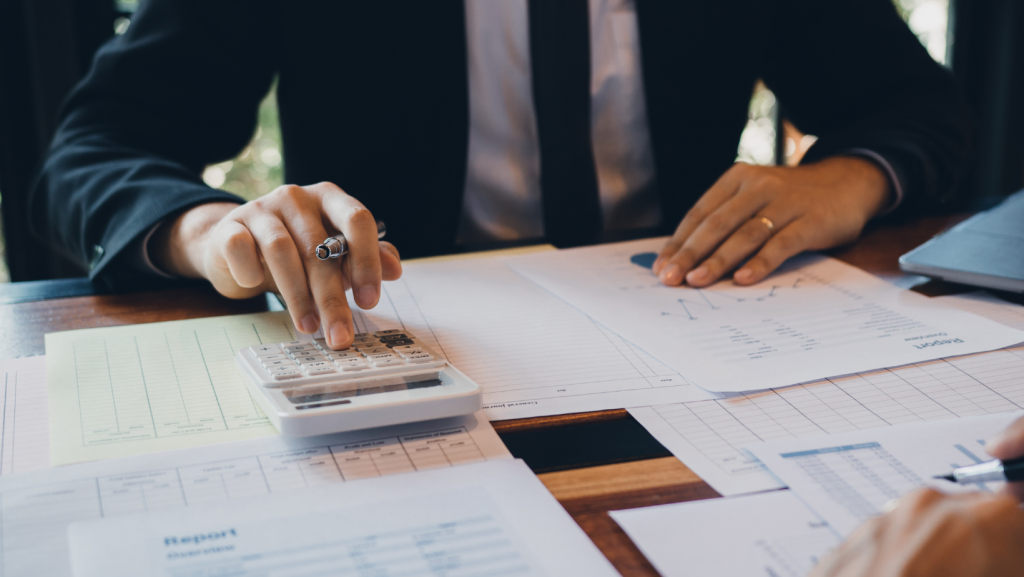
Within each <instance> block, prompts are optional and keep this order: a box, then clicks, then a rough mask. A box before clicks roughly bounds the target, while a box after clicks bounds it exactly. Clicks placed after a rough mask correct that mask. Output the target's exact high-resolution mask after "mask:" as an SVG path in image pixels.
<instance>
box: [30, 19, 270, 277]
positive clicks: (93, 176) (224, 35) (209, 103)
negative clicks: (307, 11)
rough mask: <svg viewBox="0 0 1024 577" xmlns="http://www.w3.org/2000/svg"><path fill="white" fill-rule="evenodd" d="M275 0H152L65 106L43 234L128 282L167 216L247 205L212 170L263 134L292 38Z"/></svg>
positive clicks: (33, 210) (33, 206) (42, 203)
mask: <svg viewBox="0 0 1024 577" xmlns="http://www.w3.org/2000/svg"><path fill="white" fill-rule="evenodd" d="M268 3H269V2H267V1H263V0H247V1H246V2H231V1H228V0H151V1H150V2H148V3H143V5H142V6H141V7H140V9H139V11H138V12H137V13H136V14H135V16H134V18H133V19H132V23H131V26H130V27H129V29H128V31H127V32H126V33H125V34H124V35H123V36H120V37H117V38H115V39H113V40H111V41H110V42H108V43H107V44H106V45H105V46H104V47H103V48H101V49H100V51H99V52H98V53H97V55H96V58H95V61H94V62H93V66H92V69H91V70H90V72H89V74H88V75H87V76H86V78H85V79H84V80H83V81H82V82H81V83H80V84H79V85H78V86H77V87H76V88H75V90H74V91H73V92H72V94H71V95H70V96H69V98H68V100H67V102H66V103H65V105H64V109H63V111H62V117H61V122H60V126H59V128H58V130H57V134H56V135H55V137H54V141H53V143H52V145H51V148H50V151H49V155H48V157H47V159H46V161H45V163H44V165H43V167H42V171H41V173H40V175H39V177H38V179H37V181H36V183H35V186H34V188H33V191H32V195H31V198H30V201H29V210H30V219H31V226H32V230H33V232H34V233H35V234H37V235H38V236H40V237H41V238H42V239H44V240H45V241H46V242H48V243H50V244H51V246H52V247H53V248H54V249H55V250H59V251H61V252H63V253H65V254H66V255H67V256H69V257H70V258H72V259H73V260H74V261H76V262H77V263H79V264H80V265H82V266H83V268H88V269H89V270H90V276H91V277H93V278H94V279H98V280H101V281H107V283H108V284H117V283H118V282H120V281H121V280H126V279H131V277H132V275H133V273H132V272H130V271H132V270H133V268H132V267H131V266H129V265H128V264H127V261H129V260H130V253H131V247H132V246H133V243H138V242H141V238H142V237H143V236H144V235H145V234H146V233H147V232H148V231H149V230H151V229H152V228H153V226H154V225H156V224H157V223H159V222H161V221H162V220H163V219H164V218H166V217H168V216H171V215H173V214H175V213H178V212H181V211H183V210H185V209H187V208H189V207H192V206H194V205H197V204H201V203H206V202H214V201H231V202H242V200H241V199H239V198H238V197H236V196H234V195H231V194H228V193H225V192H223V191H219V190H214V189H212V188H210V187H208V186H206V185H205V184H204V183H203V181H202V179H201V174H202V171H203V169H204V167H205V166H206V165H207V164H211V163H214V162H220V161H223V160H227V159H229V158H232V157H233V156H235V155H236V154H237V153H238V151H240V150H241V149H242V148H243V147H244V146H245V145H246V143H247V142H248V141H249V139H250V137H251V136H252V133H253V130H254V128H255V125H256V115H257V110H258V107H259V102H260V100H261V99H262V97H263V96H264V95H265V94H266V93H267V91H268V90H269V88H270V85H271V83H272V81H273V75H274V72H275V70H276V69H277V62H276V58H277V57H276V55H275V54H276V52H275V48H276V47H278V46H280V42H281V41H282V40H280V39H277V38H275V36H276V35H275V34H274V31H273V30H272V29H271V27H270V25H268V23H270V22H273V20H274V7H273V6H269V5H267V4H268ZM134 274H136V275H137V274H142V273H141V272H138V273H134Z"/></svg>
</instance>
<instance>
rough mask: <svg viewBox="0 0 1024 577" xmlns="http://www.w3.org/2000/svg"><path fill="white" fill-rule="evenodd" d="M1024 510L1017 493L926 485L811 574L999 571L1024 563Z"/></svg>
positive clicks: (981, 574)
mask: <svg viewBox="0 0 1024 577" xmlns="http://www.w3.org/2000/svg"><path fill="white" fill-rule="evenodd" d="M1022 543H1024V511H1021V509H1020V507H1019V503H1018V502H1017V500H1016V499H1014V498H1013V497H1011V496H1009V495H992V494H989V493H980V492H979V493H960V494H955V495H947V494H944V493H941V492H939V491H936V490H935V489H919V490H917V491H915V492H913V493H911V494H909V495H907V496H905V497H903V498H901V499H900V500H899V501H898V502H897V504H896V506H895V507H894V508H892V509H891V510H890V511H889V512H888V513H886V514H885V515H883V516H880V517H876V518H874V519H872V520H870V521H868V522H867V523H865V524H863V525H861V526H860V528H858V529H857V530H856V531H854V533H853V534H852V535H851V536H850V538H849V539H847V541H846V542H845V543H844V544H842V545H840V546H839V547H838V548H837V549H835V550H834V551H832V552H831V553H830V554H829V555H827V556H826V557H825V558H824V559H822V561H821V562H820V563H819V564H818V566H817V567H815V569H814V570H813V571H812V572H811V577H938V576H954V575H955V576H956V577H996V576H997V575H998V576H1001V575H1018V574H1020V573H1021V568H1022V567H1024V547H1022V546H1021V544H1022Z"/></svg>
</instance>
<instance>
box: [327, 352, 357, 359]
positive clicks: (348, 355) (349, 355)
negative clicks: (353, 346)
mask: <svg viewBox="0 0 1024 577" xmlns="http://www.w3.org/2000/svg"><path fill="white" fill-rule="evenodd" d="M327 358H329V359H331V360H332V361H340V360H342V359H362V358H363V355H361V354H359V353H357V352H345V351H336V352H333V353H328V354H327Z"/></svg>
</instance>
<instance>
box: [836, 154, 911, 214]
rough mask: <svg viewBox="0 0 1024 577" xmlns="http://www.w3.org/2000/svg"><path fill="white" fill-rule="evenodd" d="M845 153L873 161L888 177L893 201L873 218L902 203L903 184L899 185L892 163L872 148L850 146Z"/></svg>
mask: <svg viewBox="0 0 1024 577" xmlns="http://www.w3.org/2000/svg"><path fill="white" fill-rule="evenodd" d="M845 154H850V155H853V156H861V157H864V158H866V159H868V160H871V161H873V162H874V163H875V164H877V165H878V166H879V167H880V168H881V169H882V170H883V171H884V172H885V175H886V176H888V177H889V184H891V185H892V192H893V197H894V198H893V201H892V203H890V204H889V206H888V207H887V208H886V209H885V210H883V211H882V212H880V213H878V214H877V215H876V216H875V218H878V217H880V216H885V215H887V214H889V213H891V212H892V211H894V210H896V209H897V208H898V207H899V205H900V204H902V203H903V186H901V185H900V179H899V178H896V171H895V170H893V168H892V165H891V164H889V161H888V160H886V159H885V157H883V156H882V155H881V154H878V153H877V152H875V151H874V150H868V149H867V148H851V149H849V150H847V151H846V152H845Z"/></svg>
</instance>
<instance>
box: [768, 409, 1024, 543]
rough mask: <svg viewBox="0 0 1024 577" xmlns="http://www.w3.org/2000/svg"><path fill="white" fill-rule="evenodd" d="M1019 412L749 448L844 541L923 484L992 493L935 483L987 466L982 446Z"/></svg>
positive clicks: (987, 485) (989, 485)
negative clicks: (964, 469)
mask: <svg viewBox="0 0 1024 577" xmlns="http://www.w3.org/2000/svg"><path fill="white" fill-rule="evenodd" d="M1020 416H1021V413H1013V414H1005V415H985V416H981V417H971V418H967V419H957V420H953V421H944V422H937V423H918V424H914V425H904V426H902V427H890V428H887V429H875V430H871V431H853V432H849V433H842V434H839V435H830V436H823V435H819V436H815V437H807V438H803V439H780V440H777V441H771V442H768V443H760V444H754V445H750V446H749V449H750V451H751V452H753V454H754V455H756V456H757V457H758V458H759V459H761V461H762V462H763V463H764V464H765V465H766V466H767V467H768V468H769V469H771V471H772V473H774V474H775V475H778V476H779V477H780V478H781V479H782V480H783V481H784V482H785V483H786V484H787V485H789V487H790V489H791V490H792V491H793V492H794V493H796V494H797V495H798V496H799V497H800V499H801V500H803V502H804V503H807V505H808V506H809V507H811V508H812V509H814V510H815V511H816V512H817V513H818V514H819V515H821V516H822V518H824V519H825V520H826V521H828V522H829V524H830V525H832V526H833V527H834V528H835V529H836V530H837V531H839V533H841V534H842V535H844V536H845V535H849V534H850V533H851V532H852V531H853V530H854V529H856V528H857V527H858V526H859V525H860V524H861V523H863V522H864V521H866V520H867V519H870V518H871V517H874V516H876V515H879V514H881V513H882V511H883V507H885V504H886V503H888V502H889V501H891V500H892V499H895V498H897V497H901V496H903V495H906V494H907V493H909V492H911V491H913V490H914V489H917V488H919V487H922V486H925V485H931V486H935V487H937V488H939V489H941V490H943V491H946V492H955V491H965V490H984V491H996V490H998V489H1000V488H1001V487H1002V485H1003V483H985V484H984V485H983V486H981V487H980V488H977V489H975V488H970V487H963V486H961V485H957V484H955V483H951V482H948V481H943V480H938V479H935V478H934V477H936V476H939V475H946V474H949V473H950V472H951V471H952V470H953V469H955V468H957V467H964V466H966V465H974V464H976V463H982V462H984V461H988V460H991V459H992V457H990V456H989V455H988V453H986V452H985V440H986V439H988V438H990V437H992V436H993V435H995V434H996V433H998V432H999V431H1002V430H1003V429H1005V428H1006V426H1007V425H1009V424H1010V423H1012V422H1013V421H1014V420H1015V419H1017V418H1018V417H1020Z"/></svg>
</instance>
